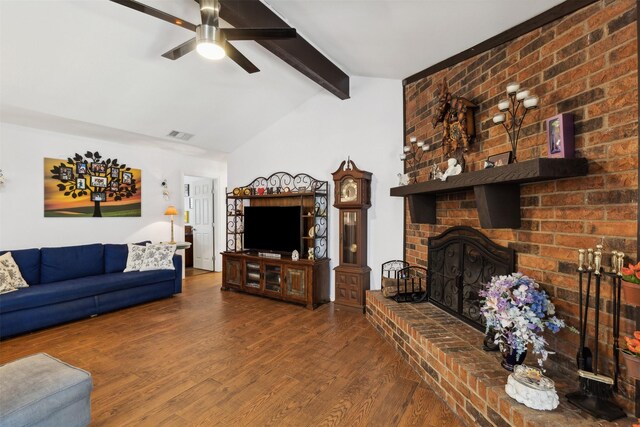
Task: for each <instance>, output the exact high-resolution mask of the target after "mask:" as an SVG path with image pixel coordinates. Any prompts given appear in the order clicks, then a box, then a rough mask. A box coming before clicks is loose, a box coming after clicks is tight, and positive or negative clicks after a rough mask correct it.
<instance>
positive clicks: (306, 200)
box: [222, 172, 329, 309]
mask: <svg viewBox="0 0 640 427" xmlns="http://www.w3.org/2000/svg"><path fill="white" fill-rule="evenodd" d="M226 207H227V226H226V233H227V248H226V251H225V252H223V253H222V290H230V289H234V290H237V291H242V292H247V293H251V294H256V295H262V296H266V297H270V298H276V299H280V300H284V301H289V302H294V303H299V304H300V303H301V304H304V305H305V306H306V307H307V308H308V309H314V308H316V307H317V306H318V305H320V304H323V303H325V302H329V258H327V248H328V246H327V234H328V222H327V221H328V207H329V204H328V182H327V181H318V180H316V179H315V178H313V177H311V176H309V175H307V174H297V175H291V174H289V173H286V172H277V173H274V174H272V175H270V176H269V177H266V178H265V177H259V178H256V179H254V180H253V181H252V182H251V183H250V184H248V185H246V186H242V187H236V188H234V189H233V190H232V191H230V192H228V193H227V203H226ZM296 253H297V257H296V256H295V255H296ZM292 255H294V256H292ZM297 258H298V259H297Z"/></svg>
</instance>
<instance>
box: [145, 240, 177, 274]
mask: <svg viewBox="0 0 640 427" xmlns="http://www.w3.org/2000/svg"><path fill="white" fill-rule="evenodd" d="M175 252H176V245H165V244H155V245H152V244H149V245H147V251H146V252H145V253H144V260H143V261H142V267H140V271H148V270H175V267H174V266H173V254H174V253H175Z"/></svg>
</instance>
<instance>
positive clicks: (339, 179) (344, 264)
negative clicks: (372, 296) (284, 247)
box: [332, 159, 371, 311]
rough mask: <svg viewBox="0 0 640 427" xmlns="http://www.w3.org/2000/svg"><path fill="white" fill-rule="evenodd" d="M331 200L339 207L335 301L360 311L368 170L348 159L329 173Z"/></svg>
mask: <svg viewBox="0 0 640 427" xmlns="http://www.w3.org/2000/svg"><path fill="white" fill-rule="evenodd" d="M332 175H333V181H334V184H335V185H334V188H335V190H334V203H333V206H335V207H336V208H338V210H339V211H340V263H339V265H338V266H337V267H335V268H334V269H333V270H334V271H335V286H336V300H335V303H336V304H339V305H344V306H349V307H354V308H357V309H359V310H362V311H364V308H365V299H364V298H365V291H366V290H368V289H369V283H370V278H371V268H369V267H368V266H367V209H369V208H370V207H371V172H366V171H362V170H360V169H358V167H357V166H356V164H355V163H354V162H353V161H351V159H349V160H346V161H343V162H342V163H341V164H340V167H339V168H338V170H337V171H335V172H334V173H333V174H332Z"/></svg>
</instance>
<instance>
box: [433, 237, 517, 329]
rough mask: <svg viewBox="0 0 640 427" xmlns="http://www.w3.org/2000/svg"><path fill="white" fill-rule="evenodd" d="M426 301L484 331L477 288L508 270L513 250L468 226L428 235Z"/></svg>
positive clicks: (511, 266) (513, 259) (511, 264)
mask: <svg viewBox="0 0 640 427" xmlns="http://www.w3.org/2000/svg"><path fill="white" fill-rule="evenodd" d="M428 248H429V260H428V266H429V270H428V274H429V277H428V281H427V282H428V283H429V301H431V302H432V303H434V304H435V305H437V306H438V307H441V308H443V309H444V310H446V311H448V312H450V313H452V314H454V315H455V316H456V317H458V318H460V319H462V320H464V321H465V322H467V323H469V324H470V325H471V326H473V327H475V328H477V329H480V330H482V331H484V318H483V316H482V314H481V313H480V297H479V296H478V292H479V291H480V290H481V289H482V287H483V284H485V283H488V282H489V281H491V277H492V276H496V275H506V274H511V273H513V271H514V268H515V255H514V250H513V249H510V248H506V247H503V246H500V245H497V244H495V243H494V242H492V241H491V240H489V239H488V238H487V237H486V236H485V235H484V234H482V233H481V232H479V231H477V230H475V229H473V228H471V227H465V226H460V227H452V228H449V229H448V230H446V231H445V232H444V233H442V234H440V235H439V236H435V237H432V238H429V241H428Z"/></svg>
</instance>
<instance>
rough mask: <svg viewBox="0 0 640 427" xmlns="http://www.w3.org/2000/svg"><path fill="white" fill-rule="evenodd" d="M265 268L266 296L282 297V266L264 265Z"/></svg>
mask: <svg viewBox="0 0 640 427" xmlns="http://www.w3.org/2000/svg"><path fill="white" fill-rule="evenodd" d="M263 267H264V271H263V273H262V274H263V277H264V292H265V294H267V295H268V294H272V295H278V296H280V295H282V266H280V265H273V264H268V263H264V264H263Z"/></svg>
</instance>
